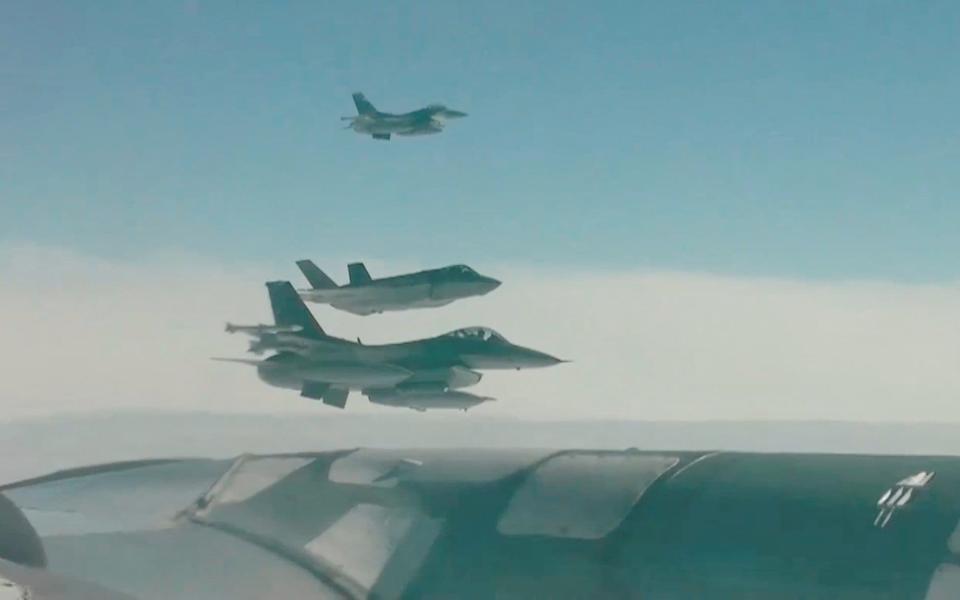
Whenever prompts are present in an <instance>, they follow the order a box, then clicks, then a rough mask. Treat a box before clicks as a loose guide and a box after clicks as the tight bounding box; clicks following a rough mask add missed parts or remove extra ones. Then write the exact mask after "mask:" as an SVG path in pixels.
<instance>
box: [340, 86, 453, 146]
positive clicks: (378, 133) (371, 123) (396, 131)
mask: <svg viewBox="0 0 960 600" xmlns="http://www.w3.org/2000/svg"><path fill="white" fill-rule="evenodd" d="M353 103H354V104H355V105H356V106H357V116H355V117H341V119H343V120H344V121H350V124H349V125H347V128H348V129H353V130H354V131H356V132H357V133H360V134H363V135H369V136H372V137H373V139H375V140H389V139H390V136H391V135H428V134H431V133H440V132H441V131H443V126H444V125H445V124H446V121H447V120H448V119H459V118H462V117H465V116H467V113H464V112H460V111H458V110H451V109H449V108H447V107H446V106H444V105H442V104H431V105H430V106H427V107H426V108H421V109H419V110H415V111H412V112H408V113H403V114H399V115H397V114H391V113H384V112H380V111H378V110H377V109H376V108H374V106H373V104H370V101H369V100H367V97H366V96H364V95H363V94H361V93H360V92H357V93H355V94H354V95H353Z"/></svg>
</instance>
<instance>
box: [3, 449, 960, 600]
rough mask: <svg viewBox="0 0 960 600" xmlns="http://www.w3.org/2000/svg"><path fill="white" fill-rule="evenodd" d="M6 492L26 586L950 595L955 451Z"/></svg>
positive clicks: (389, 455)
mask: <svg viewBox="0 0 960 600" xmlns="http://www.w3.org/2000/svg"><path fill="white" fill-rule="evenodd" d="M904 489H907V490H910V493H909V494H908V493H907V492H906V491H904ZM3 493H4V494H5V495H7V496H8V498H9V499H10V500H11V501H12V502H13V503H14V504H15V505H16V506H18V507H20V509H21V510H22V511H23V512H24V513H25V514H26V516H27V518H28V519H29V520H30V522H31V523H32V525H33V527H34V528H35V530H36V532H37V535H38V537H39V538H40V540H41V541H42V543H43V545H44V546H45V547H46V550H47V554H48V555H49V556H50V566H49V567H47V568H46V569H43V568H30V567H26V566H24V565H11V564H10V562H9V561H7V562H0V576H2V577H4V578H5V579H6V580H7V581H12V583H13V584H15V585H18V586H33V588H34V589H35V590H36V591H37V592H40V591H41V590H43V589H44V588H42V586H43V585H44V583H43V581H44V579H45V580H46V581H49V582H51V583H53V582H60V581H62V582H63V585H62V588H61V589H62V590H63V591H64V594H63V595H61V596H55V595H54V596H49V597H47V596H44V595H43V594H41V593H37V594H36V596H35V597H36V598H37V600H40V599H42V600H53V599H56V600H81V599H82V600H92V599H93V598H102V599H105V600H115V599H117V598H124V597H125V596H123V595H117V594H113V595H111V594H110V593H109V592H107V591H105V590H103V591H101V590H99V589H98V590H97V593H98V594H99V595H93V596H91V595H89V594H88V595H83V594H82V593H80V592H81V590H83V591H85V590H86V589H87V588H86V587H85V586H84V585H83V583H82V582H80V581H74V580H72V579H71V580H67V579H61V578H62V576H64V575H67V574H69V576H70V577H77V578H80V579H82V580H83V581H87V582H95V583H96V584H98V585H100V586H104V587H105V588H109V589H110V590H118V591H121V592H123V593H126V594H131V595H132V596H134V597H136V598H143V599H146V598H164V599H165V600H186V599H195V598H203V599H204V600H219V599H224V600H225V599H227V598H230V599H241V600H253V599H256V598H276V599H279V600H287V599H291V600H292V599H310V598H321V599H326V598H344V597H346V598H383V599H387V598H391V599H396V598H463V597H471V598H473V597H476V598H706V599H712V598H777V599H785V600H801V599H808V598H838V599H854V598H856V599H864V598H888V599H892V598H896V599H904V600H933V599H947V598H960V566H958V565H960V546H958V544H957V543H956V542H957V537H958V536H960V533H957V532H958V531H960V530H958V522H960V458H956V457H945V456H922V455H916V456H863V455H837V454H757V453H748V452H703V451H692V452H683V451H676V450H669V451H640V450H637V449H629V450H622V451H621V450H576V449H573V450H535V449H515V450H510V449H505V448H497V449H467V448H439V449H434V450H423V449H415V448H410V449H399V450H388V449H358V450H340V451H327V452H315V453H311V452H305V453H296V454H279V455H265V456H256V455H244V456H241V457H239V458H236V459H234V460H202V459H185V460H174V461H164V462H159V463H156V462H154V463H148V464H139V465H129V464H127V465H122V464H121V465H101V466H99V467H89V468H85V469H83V470H76V471H73V472H68V473H64V474H60V475H56V474H54V475H51V476H47V477H42V478H39V479H35V480H32V481H27V482H23V483H20V484H13V485H10V486H6V487H5V489H4V490H3ZM878 512H880V513H882V514H883V515H884V516H883V519H882V520H880V521H879V522H878V521H877V520H876V519H875V516H876V515H877V514H878ZM0 531H2V529H0ZM720 557H722V560H720ZM553 567H556V568H553ZM465 573H468V574H469V577H468V578H467V577H465ZM34 576H36V577H37V579H33V577H34ZM0 583H2V581H0ZM9 589H15V588H10V587H8V588H7V589H6V590H5V589H4V588H3V587H0V598H5V597H4V596H3V593H4V592H5V591H8V590H9ZM47 589H50V588H47ZM70 593H74V595H72V596H71V595H70ZM21 596H22V595H21ZM13 597H14V598H17V596H13ZM31 598H32V597H31ZM18 600H19V599H18Z"/></svg>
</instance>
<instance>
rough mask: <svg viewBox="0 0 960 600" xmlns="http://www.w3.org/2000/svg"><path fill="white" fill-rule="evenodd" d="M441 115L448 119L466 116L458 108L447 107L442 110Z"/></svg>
mask: <svg viewBox="0 0 960 600" xmlns="http://www.w3.org/2000/svg"><path fill="white" fill-rule="evenodd" d="M443 116H445V117H446V118H448V119H462V118H463V117H465V116H467V113H465V112H461V111H459V110H450V109H449V108H448V109H447V110H445V111H443Z"/></svg>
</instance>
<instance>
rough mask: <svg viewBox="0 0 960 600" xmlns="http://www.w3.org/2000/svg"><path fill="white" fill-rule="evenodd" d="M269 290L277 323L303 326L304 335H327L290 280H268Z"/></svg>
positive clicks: (271, 305)
mask: <svg viewBox="0 0 960 600" xmlns="http://www.w3.org/2000/svg"><path fill="white" fill-rule="evenodd" d="M267 291H268V292H269V293H270V308H272V309H273V320H274V321H275V322H276V324H277V325H285V326H286V325H296V326H298V327H301V328H302V331H301V333H302V335H306V336H310V337H326V335H327V334H326V333H325V332H324V331H323V328H322V327H320V324H319V323H317V320H316V319H314V318H313V314H312V313H311V312H310V310H309V309H308V308H307V306H306V305H305V304H304V303H303V300H301V299H300V295H299V294H297V290H295V289H293V285H292V284H291V283H290V282H289V281H268V282H267Z"/></svg>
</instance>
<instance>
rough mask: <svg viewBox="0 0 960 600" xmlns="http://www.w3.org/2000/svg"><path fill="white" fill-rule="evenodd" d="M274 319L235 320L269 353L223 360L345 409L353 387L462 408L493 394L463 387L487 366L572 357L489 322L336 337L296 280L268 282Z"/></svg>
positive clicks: (420, 404)
mask: <svg viewBox="0 0 960 600" xmlns="http://www.w3.org/2000/svg"><path fill="white" fill-rule="evenodd" d="M267 290H268V292H269V295H270V305H271V308H272V310H273V316H274V321H275V324H274V325H246V326H242V325H233V324H227V331H229V332H233V331H239V332H243V333H246V334H248V335H251V336H253V338H254V339H253V341H252V342H251V344H250V351H251V352H254V353H258V354H259V353H263V352H274V354H272V355H271V356H269V357H267V358H266V359H263V360H260V359H245V358H239V359H219V360H228V361H231V362H241V363H246V364H251V365H254V366H256V367H257V373H258V375H259V376H260V378H261V379H262V380H263V381H265V382H267V383H268V384H270V385H273V386H276V387H282V388H289V389H295V390H299V391H300V395H301V396H304V397H306V398H312V399H316V400H321V401H323V402H324V403H325V404H329V405H331V406H336V407H339V408H343V407H344V406H345V405H346V402H347V396H348V395H349V393H350V391H351V390H359V391H361V392H363V393H364V395H366V396H367V398H368V399H369V400H370V401H371V402H374V403H377V404H384V405H389V406H405V407H408V408H413V409H415V410H427V409H431V408H458V409H462V410H466V409H468V408H470V407H471V406H474V405H476V404H480V403H482V402H485V401H488V400H491V398H485V397H482V396H476V395H474V394H469V393H467V392H462V391H459V390H460V388H464V387H469V386H471V385H474V384H475V383H477V382H478V381H480V378H481V377H482V374H481V373H479V372H478V370H479V369H518V370H519V369H527V368H535V367H549V366H552V365H556V364H558V363H561V362H564V361H563V360H560V359H558V358H556V357H553V356H550V355H549V354H545V353H543V352H539V351H537V350H532V349H530V348H525V347H523V346H518V345H516V344H513V343H510V342H508V341H507V340H506V338H504V337H503V336H502V335H500V334H498V333H497V332H495V331H493V330H492V329H488V328H486V327H468V328H465V329H458V330H456V331H452V332H450V333H446V334H443V335H439V336H436V337H432V338H427V339H422V340H414V341H411V342H402V343H396V344H381V345H367V344H363V343H361V342H360V341H359V340H358V341H356V342H354V341H351V340H345V339H341V338H336V337H333V336H330V335H327V333H326V332H325V331H324V330H323V329H322V328H321V327H320V325H319V324H318V323H317V321H316V319H315V318H314V317H313V314H311V313H310V310H309V309H307V307H306V305H305V304H304V303H303V300H302V299H301V298H300V296H299V295H298V294H297V291H296V290H295V289H294V288H293V285H291V284H290V282H289V281H271V282H268V283H267Z"/></svg>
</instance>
